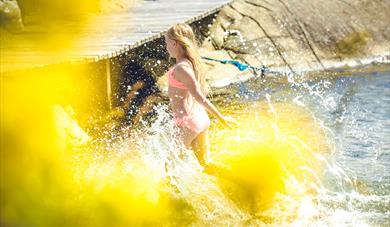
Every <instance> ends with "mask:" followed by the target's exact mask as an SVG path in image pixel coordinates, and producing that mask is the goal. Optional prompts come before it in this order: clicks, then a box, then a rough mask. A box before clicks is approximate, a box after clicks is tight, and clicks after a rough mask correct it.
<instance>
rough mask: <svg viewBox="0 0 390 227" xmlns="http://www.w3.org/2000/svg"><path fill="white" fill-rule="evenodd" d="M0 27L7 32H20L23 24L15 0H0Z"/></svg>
mask: <svg viewBox="0 0 390 227" xmlns="http://www.w3.org/2000/svg"><path fill="white" fill-rule="evenodd" d="M0 27H3V28H5V29H6V30H7V31H9V32H20V31H22V30H23V28H24V25H23V21H22V16H21V13H20V8H19V5H18V3H17V1H16V0H5V1H4V0H1V1H0Z"/></svg>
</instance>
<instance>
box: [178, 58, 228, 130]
mask: <svg viewBox="0 0 390 227" xmlns="http://www.w3.org/2000/svg"><path fill="white" fill-rule="evenodd" d="M174 70H175V72H174V73H175V77H176V79H178V80H179V81H180V82H182V83H184V84H185V85H186V87H187V88H188V90H189V92H190V93H191V95H192V96H193V97H194V98H195V100H196V101H197V102H199V103H200V104H201V105H202V106H204V107H205V108H206V110H207V111H208V112H210V113H211V114H213V115H214V116H215V117H217V118H218V120H220V121H221V122H222V123H224V124H225V125H227V126H229V124H228V122H231V123H235V120H234V119H231V118H229V117H225V116H223V115H222V114H221V113H220V112H219V111H218V110H217V108H216V107H215V106H214V105H213V104H212V103H211V102H210V101H209V100H208V99H207V98H206V97H205V96H204V95H203V93H202V92H201V89H200V86H199V83H198V82H197V81H196V79H195V75H194V71H193V70H192V69H191V68H190V67H188V66H184V65H177V66H176V67H175V69H174Z"/></svg>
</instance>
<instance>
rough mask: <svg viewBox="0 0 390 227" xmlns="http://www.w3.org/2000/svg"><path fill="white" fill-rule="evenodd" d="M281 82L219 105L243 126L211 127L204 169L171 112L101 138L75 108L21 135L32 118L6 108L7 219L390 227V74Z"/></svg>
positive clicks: (259, 85)
mask: <svg viewBox="0 0 390 227" xmlns="http://www.w3.org/2000/svg"><path fill="white" fill-rule="evenodd" d="M279 79H280V78H279V77H270V78H268V80H269V81H268V82H267V83H265V82H264V81H258V80H249V81H247V82H245V83H241V84H238V85H237V86H231V87H230V90H231V91H232V94H233V95H225V96H220V97H218V99H219V100H217V99H216V100H214V102H215V103H216V104H217V105H218V107H219V109H221V111H222V112H224V113H226V114H227V115H230V116H232V117H235V118H236V119H237V120H238V121H239V126H238V127H237V128H235V129H226V128H223V127H222V126H221V125H219V124H218V123H217V122H215V123H213V124H212V126H211V128H210V140H211V151H210V162H211V165H209V166H208V167H206V168H204V167H202V166H200V165H199V163H198V162H197V160H196V157H195V156H194V154H193V152H192V151H190V150H187V149H185V148H184V147H183V145H182V144H180V143H179V142H178V140H177V139H176V138H175V135H176V132H175V129H174V127H173V123H172V116H171V114H170V113H169V110H168V107H167V106H166V105H157V106H155V107H154V111H155V112H156V114H157V118H156V119H155V120H154V121H153V122H151V124H145V125H144V127H141V128H138V129H134V128H129V127H123V128H121V129H120V130H119V131H114V130H113V131H105V132H104V133H96V135H95V134H94V133H92V132H88V131H85V130H83V129H82V127H80V126H79V124H78V123H77V121H76V120H75V118H74V117H73V116H72V108H71V107H69V106H68V107H63V106H61V105H51V108H46V107H47V106H46V104H45V105H41V104H40V103H39V102H33V104H31V106H34V105H35V107H36V108H37V109H38V110H40V111H38V112H37V113H36V112H28V111H27V112H26V113H30V115H29V117H30V118H32V119H42V120H41V121H31V122H30V123H28V124H24V127H25V128H24V131H22V133H21V134H20V133H19V134H18V133H17V132H18V130H16V128H15V126H14V127H12V126H13V125H23V124H22V123H23V122H25V121H23V119H24V118H23V117H25V116H24V115H22V114H19V115H18V114H17V113H16V112H12V111H11V110H12V109H16V110H17V109H18V108H17V107H14V108H11V107H13V106H12V105H13V104H10V103H7V102H6V103H5V104H3V105H5V106H6V107H10V108H8V109H4V108H3V107H4V106H2V122H3V123H6V124H2V132H3V134H2V137H3V138H6V140H2V141H7V143H4V142H2V150H6V151H8V152H4V153H2V155H3V156H2V163H1V164H2V165H1V166H2V171H1V174H2V177H1V178H2V179H7V180H6V183H5V182H2V184H1V195H2V198H7V199H5V200H3V199H2V202H1V207H2V212H1V222H2V223H4V224H6V225H7V224H10V225H12V224H19V225H28V226H31V225H37V226H70V225H71V226H129V225H158V224H161V223H163V224H166V225H180V226H183V225H184V226H186V225H193V226H204V225H212V224H214V225H223V226H225V225H226V226H228V225H234V226H243V225H249V226H264V225H270V226H281V225H282V226H345V225H347V226H386V225H388V224H389V222H390V218H389V215H390V213H389V212H390V207H389V204H390V197H389V194H390V193H389V192H390V175H389V172H390V171H389V168H390V159H389V154H390V152H389V150H390V144H389V142H388V140H387V139H386V138H387V137H388V135H389V130H390V124H389V123H390V121H389V116H390V114H389V109H390V108H389V107H390V75H389V74H388V73H387V74H386V73H385V74H372V75H353V76H345V77H329V78H327V79H324V78H313V79H311V80H307V81H300V82H298V79H297V77H295V76H293V75H287V81H288V83H286V82H280V80H279ZM2 88H3V87H2ZM8 89H10V87H9V86H8ZM2 90H3V89H2ZM2 92H5V93H4V94H9V93H6V92H7V91H4V90H3V91H2ZM16 93H17V92H16ZM236 94H238V95H237V96H236ZM2 97H4V95H2ZM42 97H46V96H39V97H38V98H37V100H39V101H40V102H41V101H42ZM21 100H23V98H21ZM3 103H4V102H3ZM48 103H50V102H48ZM28 107H29V106H28ZM32 113H34V115H33V114H32ZM43 119H44V120H43ZM4 136H5V137H4ZM3 148H6V149H3ZM9 151H13V152H9Z"/></svg>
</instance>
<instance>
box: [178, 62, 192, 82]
mask: <svg viewBox="0 0 390 227" xmlns="http://www.w3.org/2000/svg"><path fill="white" fill-rule="evenodd" d="M174 73H175V75H176V76H177V77H178V78H183V79H184V78H185V77H193V76H194V71H193V69H192V66H191V65H190V64H189V63H187V62H183V63H179V64H177V65H176V66H175V68H174Z"/></svg>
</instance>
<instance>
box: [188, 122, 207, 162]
mask: <svg viewBox="0 0 390 227" xmlns="http://www.w3.org/2000/svg"><path fill="white" fill-rule="evenodd" d="M191 146H192V150H193V151H194V152H195V155H196V157H197V158H198V161H199V163H200V164H201V165H202V166H205V165H206V164H207V161H208V160H207V158H208V155H209V138H208V128H207V129H206V130H204V131H203V132H201V133H200V134H199V135H198V136H197V137H196V138H195V139H194V140H193V141H192V144H191Z"/></svg>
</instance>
